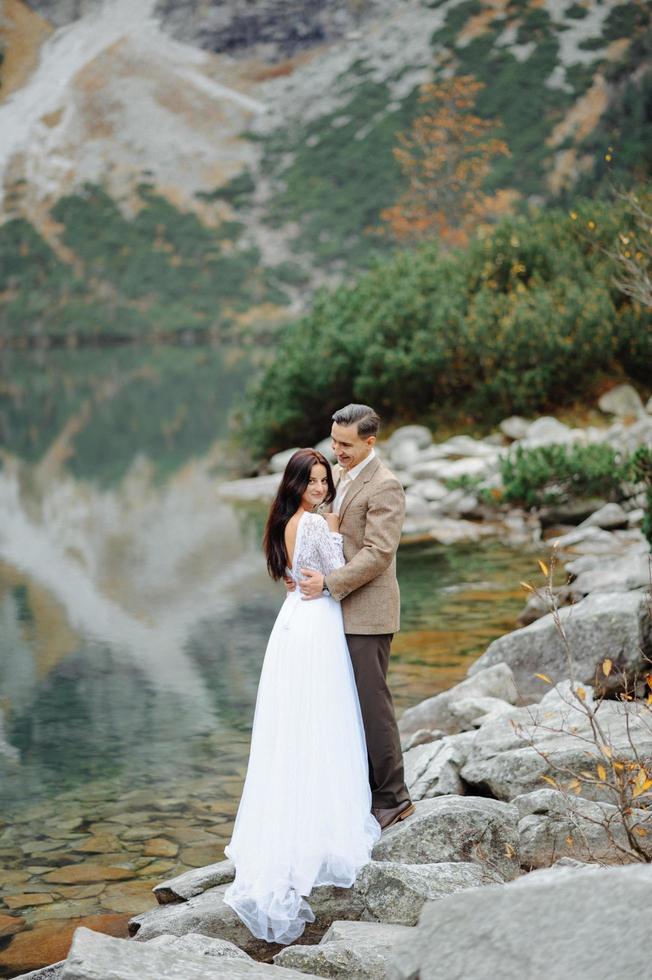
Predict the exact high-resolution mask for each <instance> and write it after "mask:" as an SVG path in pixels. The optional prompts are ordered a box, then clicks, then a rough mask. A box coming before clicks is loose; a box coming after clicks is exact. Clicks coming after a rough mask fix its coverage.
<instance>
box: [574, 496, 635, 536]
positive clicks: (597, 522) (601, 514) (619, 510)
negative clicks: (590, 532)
mask: <svg viewBox="0 0 652 980" xmlns="http://www.w3.org/2000/svg"><path fill="white" fill-rule="evenodd" d="M628 523H629V522H628V518H627V511H626V510H624V508H623V507H621V506H620V504H616V503H610V504H605V505H604V506H603V507H600V509H599V510H596V511H594V512H593V513H592V514H591V515H590V516H589V517H587V518H586V520H584V521H582V523H581V524H580V527H602V528H604V529H605V530H606V531H613V530H614V529H615V528H623V527H627V525H628Z"/></svg>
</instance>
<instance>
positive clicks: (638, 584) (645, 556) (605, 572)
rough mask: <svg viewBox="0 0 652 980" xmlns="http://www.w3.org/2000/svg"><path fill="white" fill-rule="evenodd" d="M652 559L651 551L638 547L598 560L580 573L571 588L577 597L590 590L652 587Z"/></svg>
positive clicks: (607, 590) (603, 590)
mask: <svg viewBox="0 0 652 980" xmlns="http://www.w3.org/2000/svg"><path fill="white" fill-rule="evenodd" d="M585 557H588V556H585ZM651 563H652V556H651V555H650V554H649V552H644V551H639V550H636V551H633V552H628V553H627V554H625V555H623V557H622V558H612V559H610V560H609V561H602V562H600V561H596V562H595V564H594V565H593V567H592V568H587V569H586V570H585V571H583V572H580V573H579V575H577V577H576V578H575V579H574V580H573V582H572V583H571V585H570V587H569V589H570V591H571V592H572V594H573V595H574V596H575V597H576V598H578V597H579V598H581V597H583V596H585V595H589V593H591V592H631V591H633V590H634V589H644V588H646V587H648V588H649V585H650V577H651V575H652V564H651Z"/></svg>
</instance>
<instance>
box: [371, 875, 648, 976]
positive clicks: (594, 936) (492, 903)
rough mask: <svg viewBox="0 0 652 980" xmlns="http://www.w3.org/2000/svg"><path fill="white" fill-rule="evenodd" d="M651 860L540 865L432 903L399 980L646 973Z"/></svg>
mask: <svg viewBox="0 0 652 980" xmlns="http://www.w3.org/2000/svg"><path fill="white" fill-rule="evenodd" d="M651 907H652V875H651V874H650V871H649V868H647V867H643V866H640V865H639V866H628V867H622V868H564V869H555V870H545V871H533V872H532V873H531V874H528V875H524V876H523V877H521V878H520V879H519V880H518V881H512V882H510V883H509V884H506V885H493V886H490V887H488V888H477V889H473V890H470V891H466V892H460V893H459V894H458V895H452V896H451V897H450V898H447V899H444V900H443V901H442V902H432V903H429V904H428V905H426V906H425V907H424V910H423V912H422V913H421V918H420V920H419V925H418V926H417V928H416V930H415V934H414V935H413V936H410V938H409V940H408V941H406V942H404V943H401V944H400V945H399V946H397V947H396V949H395V950H394V952H393V953H392V954H391V959H390V962H391V970H390V973H389V977H390V978H391V980H416V978H419V980H467V978H468V980H495V978H496V977H500V980H569V978H570V977H572V978H573V980H616V978H617V977H618V978H620V977H623V978H624V977H628V978H631V980H634V978H636V980H644V978H645V977H648V976H649V975H650V959H649V950H648V949H647V945H646V943H645V942H637V941H635V940H634V939H632V937H636V936H645V935H647V932H648V929H649V917H650V908H651Z"/></svg>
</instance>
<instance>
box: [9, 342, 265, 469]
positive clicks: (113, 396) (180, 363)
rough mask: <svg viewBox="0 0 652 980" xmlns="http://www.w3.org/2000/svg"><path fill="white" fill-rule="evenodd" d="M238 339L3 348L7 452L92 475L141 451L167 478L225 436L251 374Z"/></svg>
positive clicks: (225, 459) (221, 456) (125, 464)
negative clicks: (229, 342) (219, 343)
mask: <svg viewBox="0 0 652 980" xmlns="http://www.w3.org/2000/svg"><path fill="white" fill-rule="evenodd" d="M249 361H250V355H249V354H246V353H243V351H241V350H237V349H235V348H232V349H223V348H220V349H218V348H210V347H202V348H194V347H192V348H183V347H164V346H155V345H149V346H142V347H139V346H135V345H134V346H131V345H130V346H125V347H111V348H105V347H100V348H84V349H79V350H38V351H17V350H9V349H7V350H4V351H2V352H0V452H1V453H6V452H9V453H11V454H12V456H16V457H19V458H20V459H23V460H26V461H29V462H31V463H34V464H38V465H39V466H40V467H41V468H42V469H48V470H49V469H50V468H52V467H54V468H55V470H56V469H58V468H59V467H60V466H61V465H62V464H64V463H65V466H66V469H67V470H68V472H70V473H72V474H74V475H75V476H78V477H80V478H85V479H92V480H93V481H94V482H95V483H102V484H104V485H109V484H112V483H115V482H116V481H118V480H120V479H121V478H122V477H123V476H124V475H125V473H126V472H127V471H128V470H129V467H130V466H131V465H132V464H133V461H134V459H135V457H137V456H138V455H139V454H144V455H146V456H147V458H148V459H149V460H151V461H152V464H153V465H154V467H155V469H156V472H157V474H158V476H159V478H160V477H162V476H165V475H167V474H169V473H172V472H174V471H175V470H176V469H178V468H179V467H180V466H183V465H184V464H185V463H186V461H187V460H188V459H189V458H190V457H192V456H195V455H204V454H206V453H208V452H210V451H212V457H213V458H212V462H213V465H214V466H215V467H216V468H222V469H226V470H228V468H229V465H230V464H231V465H232V463H233V455H232V453H231V455H229V454H227V453H226V452H225V451H224V446H223V444H222V443H221V442H220V441H221V440H224V439H225V437H227V435H228V415H229V411H230V409H231V408H232V407H233V405H234V403H235V402H236V401H237V399H238V397H239V395H240V393H241V392H242V390H243V387H244V384H245V380H246V378H247V377H248V375H249V373H250V365H249Z"/></svg>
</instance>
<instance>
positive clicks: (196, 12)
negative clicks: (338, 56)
mask: <svg viewBox="0 0 652 980" xmlns="http://www.w3.org/2000/svg"><path fill="white" fill-rule="evenodd" d="M373 6H374V5H373V3H372V0H348V2H346V0H345V2H341V0H340V2H335V3H333V2H332V0H331V2H326V3H324V2H323V0H260V2H255V3H252V2H251V0H231V2H226V3H225V2H220V0H212V2H209V3H204V2H200V0H185V2H183V0H182V2H179V0H159V2H158V3H157V5H156V16H157V17H158V18H159V19H160V23H161V26H162V27H163V29H164V30H166V31H168V32H169V33H170V34H172V36H173V37H175V38H177V39H178V40H180V41H186V42H188V43H190V44H196V45H198V46H199V47H201V48H206V49H207V50H209V51H215V52H218V53H222V52H228V53H229V54H241V53H243V52H245V51H249V52H250V51H251V50H252V49H253V50H255V51H257V52H259V53H264V55H265V57H267V58H272V59H273V58H281V57H291V56H292V55H294V54H296V53H297V52H298V51H301V50H303V49H305V48H309V47H311V46H312V45H315V44H323V43H325V42H329V41H336V40H339V39H341V38H343V37H345V36H346V34H347V33H348V32H350V31H352V30H355V29H358V28H359V27H360V26H361V23H363V22H364V20H365V16H368V15H369V14H372V11H373Z"/></svg>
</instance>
